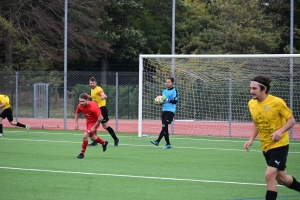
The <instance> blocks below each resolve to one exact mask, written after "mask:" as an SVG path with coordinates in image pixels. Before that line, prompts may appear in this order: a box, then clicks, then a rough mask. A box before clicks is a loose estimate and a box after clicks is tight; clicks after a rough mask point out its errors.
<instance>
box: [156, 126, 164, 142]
mask: <svg viewBox="0 0 300 200" xmlns="http://www.w3.org/2000/svg"><path fill="white" fill-rule="evenodd" d="M164 135H165V132H164V129H162V130H161V131H160V134H159V136H158V138H157V140H156V141H157V142H158V143H159V142H160V141H161V139H162V138H163V137H164Z"/></svg>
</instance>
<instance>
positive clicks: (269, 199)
mask: <svg viewBox="0 0 300 200" xmlns="http://www.w3.org/2000/svg"><path fill="white" fill-rule="evenodd" d="M276 198H277V192H275V191H271V190H267V194H266V200H276Z"/></svg>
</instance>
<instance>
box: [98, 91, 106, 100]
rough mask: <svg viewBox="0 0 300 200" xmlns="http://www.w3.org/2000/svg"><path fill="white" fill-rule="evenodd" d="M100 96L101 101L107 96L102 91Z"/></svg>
mask: <svg viewBox="0 0 300 200" xmlns="http://www.w3.org/2000/svg"><path fill="white" fill-rule="evenodd" d="M100 96H101V99H107V96H106V94H105V93H104V92H103V91H101V92H100Z"/></svg>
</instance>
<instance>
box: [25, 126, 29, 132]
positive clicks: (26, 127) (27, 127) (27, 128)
mask: <svg viewBox="0 0 300 200" xmlns="http://www.w3.org/2000/svg"><path fill="white" fill-rule="evenodd" d="M25 129H26V131H27V133H28V131H29V124H26V125H25Z"/></svg>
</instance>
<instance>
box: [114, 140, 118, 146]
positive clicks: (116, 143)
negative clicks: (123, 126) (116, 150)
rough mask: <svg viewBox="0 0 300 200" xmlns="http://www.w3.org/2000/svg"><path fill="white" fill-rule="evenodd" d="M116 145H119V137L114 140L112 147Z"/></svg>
mask: <svg viewBox="0 0 300 200" xmlns="http://www.w3.org/2000/svg"><path fill="white" fill-rule="evenodd" d="M118 145H119V138H117V139H116V140H115V143H114V147H117V146H118Z"/></svg>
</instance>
